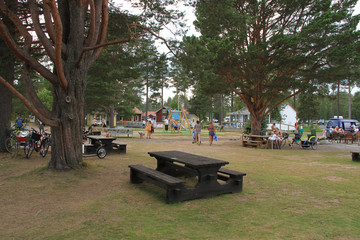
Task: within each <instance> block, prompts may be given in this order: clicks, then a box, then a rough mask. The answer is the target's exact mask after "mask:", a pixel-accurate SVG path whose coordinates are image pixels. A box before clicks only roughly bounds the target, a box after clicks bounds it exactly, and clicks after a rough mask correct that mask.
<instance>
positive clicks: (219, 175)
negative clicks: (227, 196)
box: [129, 151, 246, 203]
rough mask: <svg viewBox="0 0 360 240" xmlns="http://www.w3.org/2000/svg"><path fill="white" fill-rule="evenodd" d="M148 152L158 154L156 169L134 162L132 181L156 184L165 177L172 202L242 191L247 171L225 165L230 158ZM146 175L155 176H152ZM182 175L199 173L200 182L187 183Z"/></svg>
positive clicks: (152, 154)
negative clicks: (193, 184)
mask: <svg viewBox="0 0 360 240" xmlns="http://www.w3.org/2000/svg"><path fill="white" fill-rule="evenodd" d="M148 154H149V155H150V156H151V157H154V158H156V160H157V168H156V170H151V169H150V170H144V169H143V167H142V166H141V165H140V166H141V167H140V166H139V165H130V166H129V167H130V168H131V169H132V172H131V178H132V182H133V183H138V182H139V181H138V178H141V179H143V180H150V181H151V182H152V183H155V184H156V181H154V178H156V179H158V180H159V181H161V184H159V185H160V186H164V184H165V185H166V186H165V188H166V189H167V202H168V203H174V202H180V201H185V200H190V199H196V198H204V197H211V196H215V195H219V194H223V193H234V192H241V191H242V186H243V176H245V175H246V174H245V173H242V172H237V171H233V170H229V169H225V168H221V167H222V166H224V165H226V164H229V162H227V161H222V160H217V159H213V158H209V157H204V156H199V155H194V154H190V153H186V152H180V151H162V152H149V153H148ZM158 173H161V174H158ZM144 175H146V176H151V177H150V179H149V178H148V177H146V176H144ZM159 175H160V176H159ZM180 176H185V177H196V178H197V183H196V184H195V186H185V185H184V184H182V183H181V182H178V181H177V180H180V179H178V178H177V177H180ZM169 177H170V179H169ZM174 178H175V179H174ZM218 180H221V181H223V182H219V181H218ZM174 184H176V186H174Z"/></svg>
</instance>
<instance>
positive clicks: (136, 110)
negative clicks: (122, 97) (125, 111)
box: [133, 107, 142, 114]
mask: <svg viewBox="0 0 360 240" xmlns="http://www.w3.org/2000/svg"><path fill="white" fill-rule="evenodd" d="M133 111H134V112H135V114H142V112H141V111H140V110H139V109H138V108H137V107H134V108H133Z"/></svg>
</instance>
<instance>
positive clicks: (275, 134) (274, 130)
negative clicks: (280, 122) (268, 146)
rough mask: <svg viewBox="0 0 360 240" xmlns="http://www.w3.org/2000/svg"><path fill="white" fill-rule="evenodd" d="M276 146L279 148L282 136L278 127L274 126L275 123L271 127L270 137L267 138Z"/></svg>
mask: <svg viewBox="0 0 360 240" xmlns="http://www.w3.org/2000/svg"><path fill="white" fill-rule="evenodd" d="M269 140H271V141H272V142H273V143H274V144H275V145H276V146H280V143H281V140H282V134H281V131H280V129H279V128H278V127H276V126H275V123H273V124H272V125H271V136H270V137H269Z"/></svg>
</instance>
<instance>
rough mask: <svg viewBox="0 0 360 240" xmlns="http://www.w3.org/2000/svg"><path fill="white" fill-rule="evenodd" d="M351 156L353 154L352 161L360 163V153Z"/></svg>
mask: <svg viewBox="0 0 360 240" xmlns="http://www.w3.org/2000/svg"><path fill="white" fill-rule="evenodd" d="M351 154H352V160H353V161H356V162H358V161H360V155H359V154H360V152H351Z"/></svg>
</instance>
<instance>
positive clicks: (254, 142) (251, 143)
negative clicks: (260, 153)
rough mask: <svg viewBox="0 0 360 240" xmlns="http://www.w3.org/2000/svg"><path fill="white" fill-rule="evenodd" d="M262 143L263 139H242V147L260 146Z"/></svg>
mask: <svg viewBox="0 0 360 240" xmlns="http://www.w3.org/2000/svg"><path fill="white" fill-rule="evenodd" d="M262 144H264V141H261V140H246V139H243V140H242V145H243V147H246V146H254V147H261V145H262Z"/></svg>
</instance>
